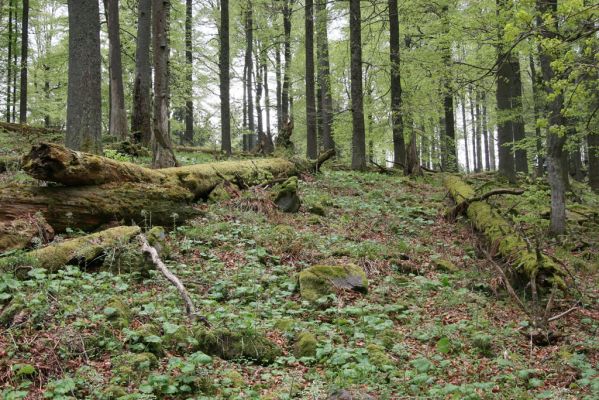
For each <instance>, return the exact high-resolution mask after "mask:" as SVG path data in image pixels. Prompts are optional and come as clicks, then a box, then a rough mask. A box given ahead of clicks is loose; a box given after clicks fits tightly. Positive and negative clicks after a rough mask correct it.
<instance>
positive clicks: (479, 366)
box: [0, 171, 599, 399]
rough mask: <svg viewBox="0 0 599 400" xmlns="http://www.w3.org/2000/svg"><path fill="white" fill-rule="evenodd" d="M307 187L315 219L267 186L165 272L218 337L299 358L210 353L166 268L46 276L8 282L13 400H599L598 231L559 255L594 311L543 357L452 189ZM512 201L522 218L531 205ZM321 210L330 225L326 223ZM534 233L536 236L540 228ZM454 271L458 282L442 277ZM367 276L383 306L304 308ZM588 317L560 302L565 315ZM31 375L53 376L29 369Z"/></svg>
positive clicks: (177, 236) (5, 370)
mask: <svg viewBox="0 0 599 400" xmlns="http://www.w3.org/2000/svg"><path fill="white" fill-rule="evenodd" d="M481 182H484V181H482V180H481V181H476V182H471V183H475V187H476V183H481ZM481 184H482V183H481ZM299 186H300V187H299V193H300V195H301V197H302V202H303V206H302V209H301V210H300V212H299V213H297V214H285V213H282V212H279V211H276V210H275V209H273V208H272V207H269V206H267V205H264V206H261V204H267V203H268V201H269V197H268V193H267V192H266V191H265V190H263V189H255V190H252V191H250V192H245V193H242V194H241V195H240V196H239V197H234V198H232V199H231V200H228V201H226V202H221V203H218V204H203V205H201V206H199V208H200V211H201V212H202V217H199V218H197V219H195V220H193V221H191V222H190V223H189V224H188V225H185V226H177V227H176V230H175V231H174V232H172V233H170V234H169V235H167V244H168V247H169V248H170V257H169V258H168V259H165V261H166V262H167V264H168V266H169V268H170V269H171V270H172V271H173V272H174V273H176V274H177V275H178V276H179V277H180V278H181V280H182V281H183V283H184V284H185V285H186V287H187V288H188V290H189V292H190V294H191V296H192V299H193V301H194V303H195V304H196V306H197V308H198V309H199V311H200V313H201V314H202V315H205V316H207V317H208V319H209V320H210V322H211V323H212V325H213V327H214V329H215V330H217V331H218V330H222V329H226V330H228V331H231V332H249V333H252V332H256V333H260V334H265V337H266V338H267V339H268V340H269V341H270V342H272V343H274V344H276V345H277V346H278V347H279V348H281V349H282V355H281V356H279V357H277V358H276V359H275V362H274V363H271V364H268V365H260V364H259V363H256V362H255V361H254V360H252V359H246V360H243V359H241V360H240V359H235V360H229V361H225V360H222V359H220V358H219V357H217V356H212V357H210V356H209V355H207V354H205V353H204V352H203V351H201V350H200V349H199V348H198V347H199V343H198V338H197V335H196V332H197V329H199V327H200V326H199V325H195V326H193V325H189V324H188V320H187V317H186V316H185V312H184V310H183V305H182V302H181V299H180V297H179V295H178V293H177V292H176V290H175V289H174V288H173V287H172V286H171V285H170V284H169V283H168V282H166V281H165V279H164V278H163V277H162V276H161V275H160V274H159V273H158V272H156V271H150V272H149V276H147V277H142V276H140V275H139V274H137V273H133V274H120V275H119V274H113V273H109V272H91V271H89V272H86V271H81V270H80V269H78V268H74V267H68V268H65V269H63V270H60V271H58V272H56V273H55V274H52V275H49V274H47V273H46V272H44V271H43V270H39V269H34V270H32V271H31V272H30V279H29V280H27V281H18V280H15V279H14V278H13V277H12V276H11V275H10V274H2V275H1V276H0V309H2V307H5V306H4V305H7V306H8V309H9V310H11V311H10V313H11V315H10V316H7V318H5V319H6V321H5V320H4V319H2V318H0V321H2V323H3V325H2V326H1V327H0V397H2V398H23V397H24V396H25V395H27V394H29V396H30V397H28V398H32V399H36V398H43V396H44V395H45V396H46V397H48V398H62V399H71V398H72V399H79V398H92V399H111V398H119V396H121V398H126V399H162V398H176V399H187V398H217V399H218V398H230V399H237V398H244V399H259V398H264V399H288V398H290V397H291V398H297V399H311V398H315V399H325V398H326V396H327V393H330V392H332V391H333V390H335V389H341V388H345V389H350V390H357V391H360V392H362V393H368V394H370V395H371V396H373V397H374V398H376V399H397V398H402V397H406V398H456V399H457V398H459V399H462V398H470V399H478V398H482V399H493V398H496V399H507V398H510V399H511V398H513V399H529V398H531V399H532V398H553V399H580V398H588V399H591V398H596V396H597V395H598V393H599V381H598V380H597V370H596V365H597V362H598V361H599V355H598V350H599V349H598V346H597V341H596V337H597V333H598V328H599V315H598V313H597V311H596V307H597V304H596V298H597V291H596V290H597V288H596V282H597V270H596V268H595V269H593V262H594V261H593V260H596V259H595V258H593V257H596V255H597V251H598V249H597V245H596V243H595V242H593V239H592V238H589V235H588V233H587V234H586V235H585V236H583V237H579V236H572V237H568V238H565V239H564V240H563V242H562V244H561V245H560V246H557V245H555V244H554V243H552V242H544V246H545V247H546V248H547V249H549V250H550V251H551V252H554V253H555V254H558V255H560V257H562V258H564V259H565V260H566V262H567V264H568V265H569V266H570V267H571V270H572V272H573V273H574V274H575V275H576V276H577V278H578V288H579V289H580V291H581V292H582V293H583V295H584V296H585V298H584V300H585V302H586V303H587V304H589V305H590V306H591V307H588V308H585V309H583V310H580V311H579V312H575V313H572V314H570V315H568V316H567V317H565V318H563V319H560V320H558V321H556V322H555V323H553V324H552V326H553V328H554V329H556V330H557V331H558V332H559V333H561V335H562V339H561V340H560V341H559V342H557V343H555V344H553V345H550V346H546V347H536V346H531V344H530V341H529V340H528V338H526V337H524V336H523V335H521V334H520V333H519V331H518V328H519V327H520V325H521V323H522V321H524V320H525V319H526V318H525V316H524V315H522V314H521V313H520V312H519V311H518V309H517V307H516V306H515V305H514V303H513V302H512V301H511V300H510V299H509V298H508V297H507V296H506V295H505V292H504V291H503V290H502V289H501V287H500V285H499V284H498V281H497V278H496V274H495V273H494V270H493V269H492V267H491V266H490V265H488V264H487V262H486V261H484V260H483V259H481V258H479V257H478V256H477V251H476V244H477V243H478V242H479V238H478V237H477V236H476V235H475V234H474V233H472V230H471V227H470V226H469V224H468V222H467V221H465V220H464V221H462V220H460V221H458V223H457V224H450V223H447V222H446V221H444V220H443V218H442V215H443V213H444V210H445V208H446V207H447V203H446V195H445V192H444V190H443V189H442V184H441V182H440V179H439V178H437V177H432V178H431V177H428V178H424V179H418V180H408V179H404V178H399V177H393V176H383V175H380V174H374V173H360V174H358V173H350V172H331V171H325V172H324V173H322V174H321V175H319V176H317V177H315V178H311V177H307V178H306V181H302V182H300V185H299ZM585 196H586V194H585ZM593 199H594V198H593ZM494 201H498V202H505V203H502V204H504V207H503V209H506V210H507V205H509V204H510V202H511V201H514V202H517V201H516V200H515V199H514V200H513V199H512V198H510V197H507V198H505V199H501V200H494ZM527 201H528V200H527ZM593 201H594V200H593ZM531 202H532V200H531ZM314 205H319V206H322V207H323V208H324V210H325V211H326V216H325V217H319V218H317V220H314V217H315V216H314V215H313V214H310V213H309V212H308V210H309V209H310V207H312V206H314ZM522 207H523V206H520V205H518V206H516V207H515V209H519V208H522ZM524 215H526V214H524ZM526 223H527V224H528V227H529V229H536V228H535V226H536V225H534V224H535V222H534V219H533V218H530V221H528V220H526ZM579 226H580V227H581V228H580V229H591V228H589V227H588V226H587V227H585V226H584V225H579ZM578 232H579V231H578V230H577V231H576V234H578ZM585 232H586V231H585ZM594 237H598V236H594ZM582 241H584V242H585V243H588V244H587V245H586V246H582V247H581V246H578V247H576V246H575V245H574V244H575V243H578V244H580V243H581V242H582ZM132 251H134V250H133V249H132ZM438 259H445V260H448V261H451V262H452V263H454V264H455V265H456V266H457V267H458V271H456V272H453V273H446V272H443V271H440V270H438V268H437V267H436V264H435V260H438ZM350 263H353V264H356V265H358V266H360V267H361V268H363V269H364V270H365V271H366V273H367V275H368V280H369V285H368V286H369V292H368V293H367V294H360V293H354V292H349V291H338V292H337V293H336V294H333V295H332V296H331V299H330V300H331V304H332V307H329V308H315V307H313V306H312V305H311V304H309V303H307V302H303V301H302V300H301V298H300V296H299V293H298V290H297V289H298V288H297V280H296V274H297V273H298V272H299V271H301V270H303V269H305V268H307V267H310V266H312V265H316V264H323V265H344V264H350ZM593 299H595V300H593ZM593 302H594V303H593ZM10 304H16V305H18V307H16V308H11V306H10ZM570 304H572V299H571V298H562V297H561V296H560V297H559V298H558V299H556V312H559V311H563V310H565V309H567V308H568V307H569V305H570ZM115 305H116V306H115ZM123 305H126V307H128V312H127V313H124V312H123V310H121V308H122V306H123ZM593 307H594V308H593ZM117 314H119V315H117ZM120 314H122V317H121V315H120ZM302 332H311V333H312V334H313V335H314V336H315V337H316V338H317V339H318V341H317V345H316V352H315V355H314V357H308V358H303V359H301V360H300V359H299V358H297V357H296V356H294V346H295V343H296V341H297V338H298V335H300V334H301V333H302ZM23 364H30V365H31V366H33V367H34V369H35V371H34V372H33V373H29V372H30V371H27V372H28V373H27V374H25V373H19V371H22V367H19V365H21V366H22V365H23ZM123 393H127V396H128V397H122V395H123ZM10 396H12V397H10Z"/></svg>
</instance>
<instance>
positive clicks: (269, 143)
mask: <svg viewBox="0 0 599 400" xmlns="http://www.w3.org/2000/svg"><path fill="white" fill-rule="evenodd" d="M263 57H264V65H263V66H262V68H263V69H264V77H263V79H264V85H263V86H264V108H265V109H266V137H265V142H264V143H263V145H262V148H263V149H264V153H265V154H271V153H272V152H273V151H274V150H275V145H274V142H273V140H272V130H271V127H270V96H269V91H268V61H269V60H268V59H267V57H268V55H267V54H265V55H264V56H263Z"/></svg>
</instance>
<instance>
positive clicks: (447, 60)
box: [442, 5, 458, 172]
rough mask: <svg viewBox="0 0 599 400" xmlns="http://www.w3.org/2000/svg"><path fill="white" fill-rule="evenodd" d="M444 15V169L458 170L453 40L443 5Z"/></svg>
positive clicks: (447, 9) (445, 7) (446, 11)
mask: <svg viewBox="0 0 599 400" xmlns="http://www.w3.org/2000/svg"><path fill="white" fill-rule="evenodd" d="M442 13H443V14H442V15H443V32H444V36H445V41H446V43H444V44H443V49H442V51H443V64H444V66H445V71H444V72H445V76H444V78H443V111H444V114H445V116H444V121H445V132H444V133H445V136H444V138H443V154H442V158H444V161H445V163H444V164H445V165H443V169H444V170H446V171H452V172H453V171H457V170H458V154H457V150H456V143H455V117H454V114H453V111H454V107H453V88H452V83H451V70H452V68H453V63H452V60H451V42H450V39H449V27H450V22H449V7H448V6H447V5H443V6H442Z"/></svg>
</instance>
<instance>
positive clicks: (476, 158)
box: [468, 86, 480, 172]
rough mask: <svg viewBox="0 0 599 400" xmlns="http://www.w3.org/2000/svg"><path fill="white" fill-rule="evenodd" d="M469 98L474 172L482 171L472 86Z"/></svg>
mask: <svg viewBox="0 0 599 400" xmlns="http://www.w3.org/2000/svg"><path fill="white" fill-rule="evenodd" d="M468 98H469V99H470V126H471V127H472V164H473V167H472V168H473V169H474V172H480V164H479V162H478V161H479V159H480V154H479V146H478V145H479V141H478V140H477V139H478V132H477V130H476V128H477V125H476V116H475V114H474V97H473V95H472V86H469V87H468Z"/></svg>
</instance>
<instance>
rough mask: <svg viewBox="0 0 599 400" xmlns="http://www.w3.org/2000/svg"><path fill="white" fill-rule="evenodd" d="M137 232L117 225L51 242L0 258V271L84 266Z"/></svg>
mask: <svg viewBox="0 0 599 400" xmlns="http://www.w3.org/2000/svg"><path fill="white" fill-rule="evenodd" d="M140 232H141V229H140V228H139V227H137V226H118V227H116V228H111V229H107V230H104V231H101V232H97V233H92V234H91V235H86V236H82V237H79V238H75V239H70V240H65V241H64V242H57V243H52V244H50V245H49V246H46V247H42V248H40V249H36V250H33V251H30V252H28V253H25V254H22V255H19V256H13V257H6V258H0V271H3V272H4V271H11V272H16V273H19V271H22V270H23V267H26V268H25V269H28V268H29V267H33V268H44V269H46V270H47V271H48V272H55V271H57V270H58V269H60V268H62V267H63V266H65V265H79V266H87V265H88V264H91V263H93V262H97V261H100V260H102V259H103V258H104V256H105V255H106V254H107V253H108V252H109V251H111V250H112V249H114V248H115V247H118V246H120V245H124V244H126V243H129V242H130V241H131V240H132V239H133V238H134V237H135V236H136V235H138V234H139V233H140Z"/></svg>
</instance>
